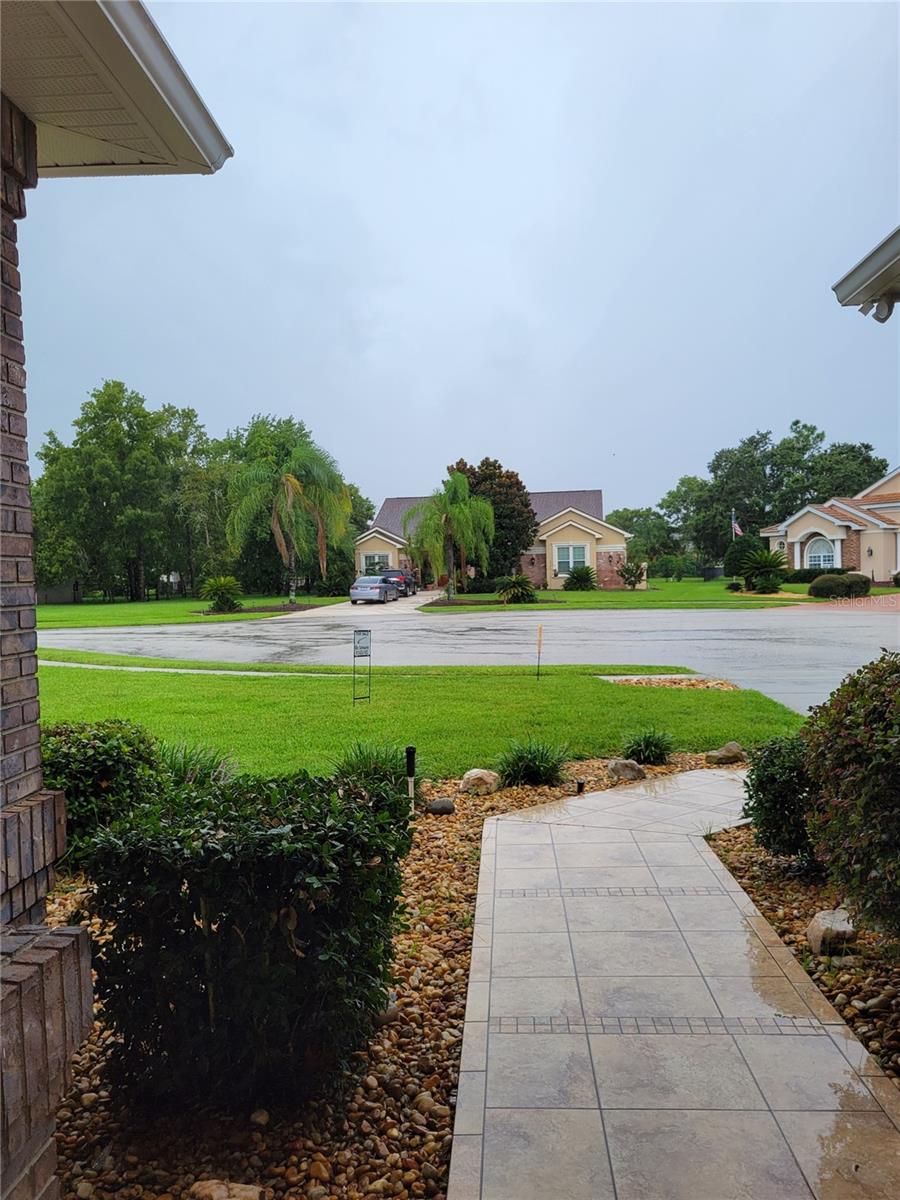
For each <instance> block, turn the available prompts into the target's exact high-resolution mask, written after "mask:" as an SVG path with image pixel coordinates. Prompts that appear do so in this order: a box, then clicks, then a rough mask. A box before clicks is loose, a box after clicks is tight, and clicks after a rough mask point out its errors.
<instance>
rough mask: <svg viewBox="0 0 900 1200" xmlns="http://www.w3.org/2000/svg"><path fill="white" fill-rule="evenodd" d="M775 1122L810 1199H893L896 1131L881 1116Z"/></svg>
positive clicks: (787, 1116)
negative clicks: (809, 1188) (809, 1187)
mask: <svg viewBox="0 0 900 1200" xmlns="http://www.w3.org/2000/svg"><path fill="white" fill-rule="evenodd" d="M778 1123H779V1125H780V1126H781V1128H782V1130H783V1131H784V1136H785V1137H786V1138H787V1141H788V1145H789V1146H790V1148H791V1150H792V1151H793V1152H794V1154H795V1155H796V1158H797V1161H798V1162H799V1164H800V1166H801V1167H802V1168H803V1172H804V1174H805V1175H806V1178H807V1179H808V1180H809V1182H810V1184H811V1185H812V1189H813V1192H814V1193H815V1196H816V1200H896V1197H897V1196H900V1132H898V1131H897V1130H896V1129H895V1128H894V1126H893V1125H892V1124H891V1122H890V1121H889V1120H888V1119H887V1117H886V1116H884V1114H883V1113H857V1112H853V1113H844V1112H790V1113H788V1112H782V1113H779V1114H778Z"/></svg>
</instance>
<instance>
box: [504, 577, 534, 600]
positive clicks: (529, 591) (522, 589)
mask: <svg viewBox="0 0 900 1200" xmlns="http://www.w3.org/2000/svg"><path fill="white" fill-rule="evenodd" d="M497 594H498V596H499V597H500V600H501V601H502V602H503V603H504V604H533V603H534V602H535V600H537V593H536V592H535V590H534V584H533V583H532V582H531V580H530V579H529V578H528V576H527V575H511V576H510V577H509V579H504V580H502V582H501V581H500V580H499V579H498V580H497Z"/></svg>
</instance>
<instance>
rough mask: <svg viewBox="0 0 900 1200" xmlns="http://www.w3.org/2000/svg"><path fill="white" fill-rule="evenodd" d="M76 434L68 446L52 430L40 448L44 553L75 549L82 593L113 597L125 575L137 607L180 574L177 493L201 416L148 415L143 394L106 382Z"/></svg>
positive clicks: (166, 410)
mask: <svg viewBox="0 0 900 1200" xmlns="http://www.w3.org/2000/svg"><path fill="white" fill-rule="evenodd" d="M74 427H75V435H74V437H73V439H72V443H71V445H69V446H66V445H65V444H64V443H63V442H62V441H61V440H60V439H59V438H58V437H57V436H56V434H55V433H53V432H51V433H49V434H48V435H47V440H46V442H45V443H44V445H43V446H42V448H41V449H40V450H39V451H38V458H39V459H40V460H41V462H42V463H43V467H44V472H43V475H42V477H41V479H40V481H39V483H38V485H37V486H36V489H35V490H36V493H37V495H38V507H39V514H40V517H39V519H40V526H41V530H40V532H39V537H40V538H42V539H43V544H44V550H48V549H49V547H50V546H51V544H53V543H54V542H55V544H56V545H57V546H58V547H62V546H64V545H68V546H69V547H70V548H71V547H72V546H74V547H76V548H77V555H76V557H77V560H78V563H79V565H80V567H81V568H82V569H83V571H84V573H85V583H86V584H87V585H88V586H91V587H100V588H102V589H103V590H104V591H106V592H107V593H108V594H110V595H111V594H113V593H114V592H115V591H116V590H117V587H118V585H119V583H120V581H121V580H122V579H123V577H124V580H125V590H126V594H127V595H128V597H129V599H131V600H143V599H144V598H145V596H146V587H147V583H148V582H149V581H150V580H153V581H154V582H155V580H156V579H158V577H159V574H160V572H161V571H167V570H170V569H175V568H176V562H177V558H178V551H177V547H175V546H173V537H172V514H173V508H174V494H175V491H176V487H177V478H178V472H179V470H180V469H181V466H182V464H183V462H184V459H185V457H186V456H187V455H188V454H189V453H190V452H191V449H192V445H193V442H194V440H195V439H196V438H197V437H199V436H200V434H201V432H202V431H201V430H200V426H199V424H198V422H197V414H196V413H195V412H194V411H193V409H178V408H175V407H174V406H172V405H164V406H163V407H162V408H160V409H157V410H150V409H148V408H147V405H146V402H145V400H144V398H143V396H141V395H139V393H137V392H135V391H132V390H130V389H129V388H127V387H126V386H125V384H124V383H121V382H120V381H118V380H107V381H106V382H105V383H104V384H103V385H102V386H101V387H99V388H96V389H95V390H94V391H93V392H91V394H90V399H88V400H86V401H85V402H84V404H83V405H82V407H81V412H80V414H79V416H78V417H77V418H76V420H75V422H74ZM42 553H43V552H42ZM44 558H45V559H46V555H44ZM47 565H48V566H49V564H47Z"/></svg>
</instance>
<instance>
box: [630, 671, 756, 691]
mask: <svg viewBox="0 0 900 1200" xmlns="http://www.w3.org/2000/svg"><path fill="white" fill-rule="evenodd" d="M609 682H610V683H618V684H621V685H623V686H624V687H664V688H696V689H697V690H700V691H708V692H739V691H740V688H739V687H738V685H737V684H736V683H729V681H728V680H727V679H696V678H694V677H693V676H691V675H685V676H683V677H680V676H676V675H669V676H667V677H666V678H665V679H654V678H653V676H647V677H644V678H641V677H640V676H638V675H635V676H634V677H633V678H632V679H621V678H620V679H611V680H610V681H609Z"/></svg>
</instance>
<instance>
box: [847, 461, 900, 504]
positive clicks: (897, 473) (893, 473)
mask: <svg viewBox="0 0 900 1200" xmlns="http://www.w3.org/2000/svg"><path fill="white" fill-rule="evenodd" d="M890 479H900V467H894V468H893V469H892V470H890V471H888V473H887V475H882V477H881V478H880V479H876V480H875V482H874V483H870V484H869V486H868V487H867V488H863V490H862V491H861V492H857V493H856V495H855V496H854V497H853V499H854V500H862V498H863V497H864V496H868V494H869V492H874V491H875V489H876V488H880V487H881V485H882V484H883V483H887V482H888V480H890Z"/></svg>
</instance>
